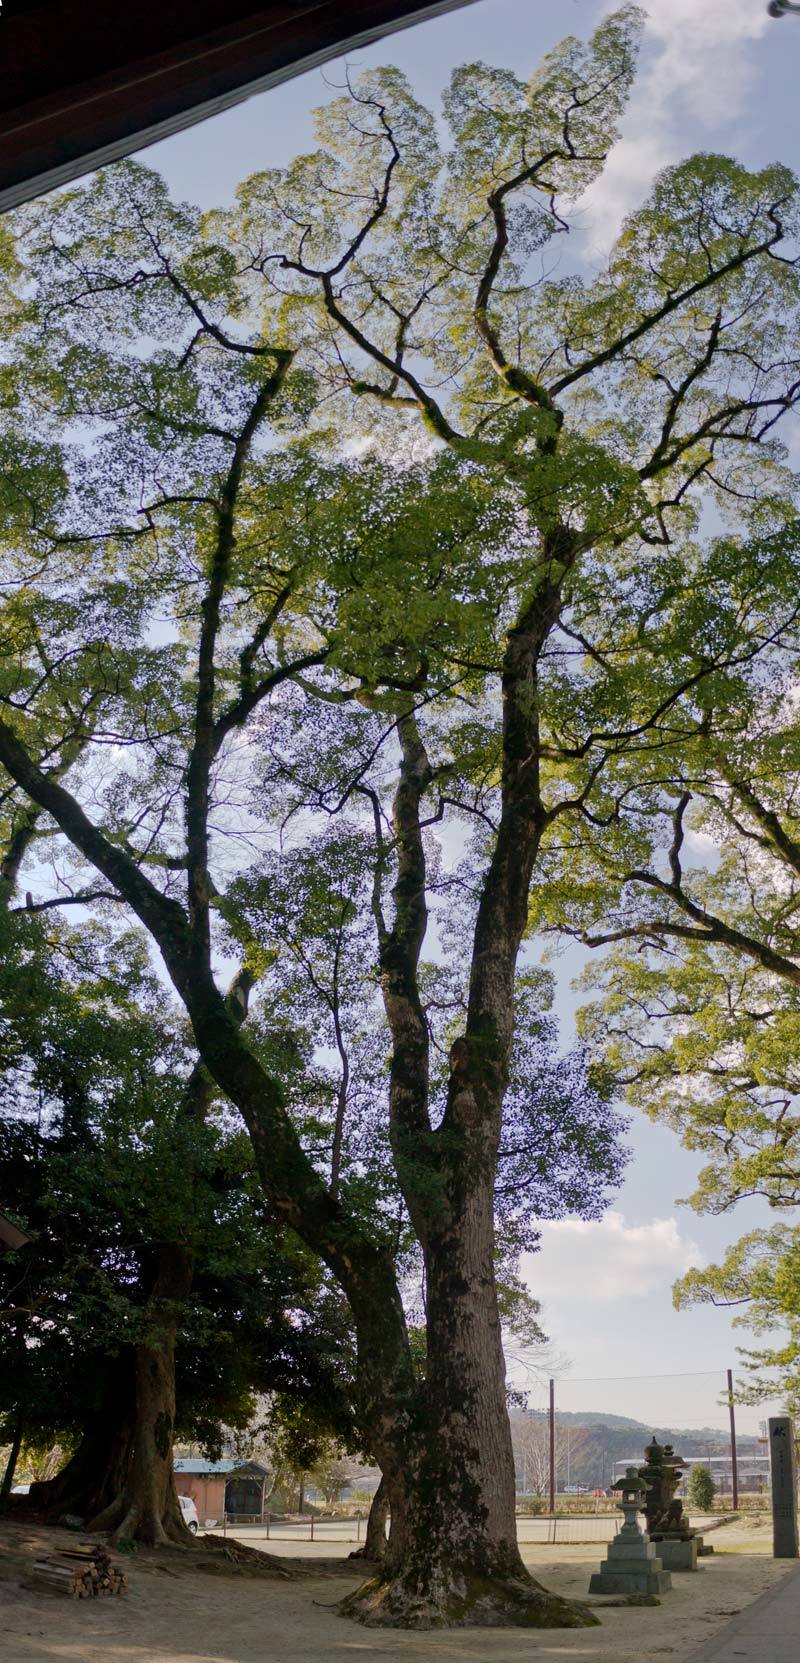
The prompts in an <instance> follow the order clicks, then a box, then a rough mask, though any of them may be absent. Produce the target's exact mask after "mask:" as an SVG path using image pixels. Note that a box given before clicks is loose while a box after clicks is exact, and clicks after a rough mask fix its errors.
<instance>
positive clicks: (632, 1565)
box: [589, 1467, 672, 1594]
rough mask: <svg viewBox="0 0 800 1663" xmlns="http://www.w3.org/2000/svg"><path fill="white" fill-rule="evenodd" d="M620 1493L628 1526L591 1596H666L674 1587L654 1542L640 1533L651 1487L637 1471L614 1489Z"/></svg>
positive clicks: (598, 1574)
mask: <svg viewBox="0 0 800 1663" xmlns="http://www.w3.org/2000/svg"><path fill="white" fill-rule="evenodd" d="M611 1489H612V1490H618V1491H619V1493H620V1495H621V1497H622V1500H621V1501H620V1503H619V1506H620V1510H621V1512H622V1513H623V1515H624V1519H625V1522H624V1524H623V1526H622V1529H621V1530H620V1532H619V1535H618V1536H616V1537H615V1538H614V1541H613V1542H609V1545H608V1554H607V1557H606V1558H605V1559H604V1561H603V1563H602V1565H601V1566H600V1569H599V1571H595V1573H594V1575H593V1577H592V1579H591V1581H590V1583H589V1593H590V1594H663V1593H666V1591H667V1589H668V1588H671V1587H672V1578H671V1576H670V1574H669V1571H665V1570H664V1567H663V1565H662V1563H661V1560H660V1559H659V1558H657V1556H656V1550H655V1547H654V1546H653V1543H652V1542H651V1541H650V1538H649V1537H648V1536H646V1535H645V1534H644V1532H643V1531H641V1530H640V1529H639V1525H638V1523H637V1520H636V1515H637V1513H638V1512H640V1511H641V1509H642V1506H643V1503H644V1501H645V1497H646V1495H647V1492H648V1489H649V1484H648V1481H647V1480H646V1479H644V1478H642V1476H641V1474H640V1473H638V1472H637V1470H636V1468H635V1467H628V1469H627V1472H626V1473H625V1476H624V1478H618V1479H617V1482H616V1483H615V1484H612V1485H611Z"/></svg>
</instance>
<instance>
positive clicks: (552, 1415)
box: [550, 1380, 556, 1514]
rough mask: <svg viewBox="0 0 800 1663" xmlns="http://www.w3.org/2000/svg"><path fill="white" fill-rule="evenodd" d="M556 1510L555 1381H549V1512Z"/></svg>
mask: <svg viewBox="0 0 800 1663" xmlns="http://www.w3.org/2000/svg"><path fill="white" fill-rule="evenodd" d="M555 1510H556V1383H555V1380H551V1381H550V1512H551V1513H553V1514H554V1513H555Z"/></svg>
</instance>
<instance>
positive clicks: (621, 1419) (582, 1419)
mask: <svg viewBox="0 0 800 1663" xmlns="http://www.w3.org/2000/svg"><path fill="white" fill-rule="evenodd" d="M556 1414H557V1417H558V1421H559V1424H560V1425H561V1426H622V1427H626V1426H627V1427H630V1428H631V1430H632V1431H634V1432H649V1431H651V1428H650V1426H649V1425H648V1423H647V1422H646V1421H642V1420H631V1418H630V1416H629V1415H608V1414H605V1413H604V1412H603V1411H602V1410H599V1409H579V1410H576V1411H575V1412H574V1413H573V1412H572V1411H564V1413H563V1414H562V1412H561V1410H560V1409H557V1410H556ZM531 1415H532V1418H533V1419H534V1420H547V1410H546V1409H532V1410H531Z"/></svg>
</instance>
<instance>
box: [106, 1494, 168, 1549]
mask: <svg viewBox="0 0 800 1663" xmlns="http://www.w3.org/2000/svg"><path fill="white" fill-rule="evenodd" d="M87 1530H88V1531H89V1532H90V1533H92V1534H96V1533H97V1532H98V1531H107V1532H108V1534H109V1535H110V1536H111V1540H112V1542H115V1543H117V1542H120V1541H125V1540H133V1541H137V1542H142V1543H144V1544H146V1545H147V1546H148V1547H157V1548H162V1547H173V1548H191V1547H193V1546H194V1537H193V1536H192V1534H191V1531H189V1530H187V1528H186V1525H185V1524H184V1522H183V1519H182V1518H180V1516H179V1517H177V1518H176V1517H175V1516H174V1513H173V1510H172V1509H171V1508H170V1507H168V1508H167V1510H166V1512H165V1513H164V1516H163V1517H159V1516H158V1515H157V1514H156V1513H155V1512H154V1511H153V1509H152V1507H143V1506H141V1505H140V1504H139V1503H138V1502H137V1501H134V1500H131V1499H130V1498H129V1497H128V1496H127V1495H126V1494H125V1493H123V1494H122V1495H119V1496H115V1498H114V1500H113V1501H112V1502H111V1505H110V1506H109V1507H105V1508H104V1509H103V1511H102V1513H98V1515H97V1517H96V1518H94V1519H91V1520H90V1521H89V1524H88V1525H87Z"/></svg>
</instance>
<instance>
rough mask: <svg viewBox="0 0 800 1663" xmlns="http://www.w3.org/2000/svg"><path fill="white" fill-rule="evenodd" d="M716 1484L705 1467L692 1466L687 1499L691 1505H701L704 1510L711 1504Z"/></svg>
mask: <svg viewBox="0 0 800 1663" xmlns="http://www.w3.org/2000/svg"><path fill="white" fill-rule="evenodd" d="M716 1493H717V1486H716V1484H715V1483H714V1480H713V1478H712V1477H711V1474H710V1472H709V1470H708V1468H707V1467H692V1470H691V1473H690V1474H689V1489H688V1495H689V1500H690V1502H691V1503H692V1506H693V1507H701V1508H703V1510H704V1511H708V1508H709V1507H711V1506H713V1503H714V1497H715V1495H716Z"/></svg>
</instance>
